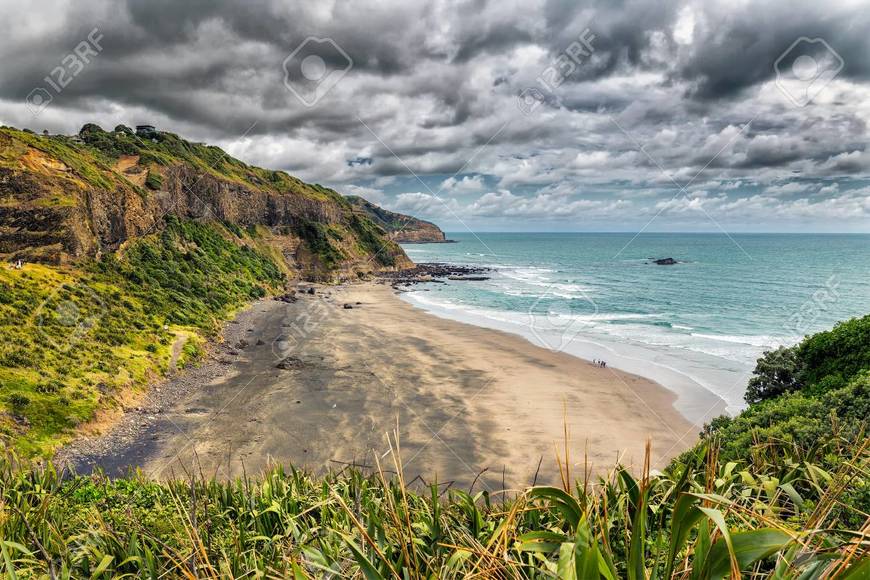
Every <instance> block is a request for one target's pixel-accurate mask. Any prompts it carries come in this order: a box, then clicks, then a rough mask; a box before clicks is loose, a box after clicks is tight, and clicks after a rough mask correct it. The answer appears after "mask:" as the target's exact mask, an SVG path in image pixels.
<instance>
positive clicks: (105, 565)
mask: <svg viewBox="0 0 870 580" xmlns="http://www.w3.org/2000/svg"><path fill="white" fill-rule="evenodd" d="M113 559H114V557H113V556H110V555H108V554H106V555H105V556H103V559H102V560H100V564H99V565H98V566H97V567H96V568H95V569H94V572H93V574H91V579H92V580H93V579H94V578H96V577H98V576H99V575H100V574H102V573H103V572H105V571H106V570H108V569H109V564H111V563H112V560H113Z"/></svg>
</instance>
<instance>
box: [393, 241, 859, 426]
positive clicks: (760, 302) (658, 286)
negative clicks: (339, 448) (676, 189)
mask: <svg viewBox="0 0 870 580" xmlns="http://www.w3.org/2000/svg"><path fill="white" fill-rule="evenodd" d="M448 237H450V238H451V239H455V240H457V241H458V243H455V244H414V245H406V246H404V247H405V250H406V252H407V253H408V255H409V256H410V257H411V259H413V260H414V261H416V262H434V261H440V262H450V263H457V264H475V265H484V266H489V267H492V268H494V269H495V271H494V272H492V273H491V274H490V276H491V279H490V280H487V281H481V282H459V281H448V282H447V283H445V284H437V283H431V284H424V285H419V286H417V287H415V289H414V290H413V291H411V292H409V293H407V294H404V295H403V297H404V298H405V299H406V300H408V301H409V302H411V303H412V304H414V305H416V306H419V307H421V308H424V309H426V310H429V311H431V312H433V313H434V314H437V315H439V316H443V317H448V318H453V319H456V320H460V321H463V322H469V323H472V324H478V325H482V326H488V327H493V328H498V329H501V330H506V331H509V332H514V333H518V334H521V335H523V336H525V337H526V338H528V339H529V340H530V341H532V342H534V343H536V344H539V345H541V346H544V347H547V348H551V349H553V350H560V351H564V352H567V353H569V354H573V355H576V356H580V357H582V358H586V359H590V360H591V359H594V358H595V359H604V360H606V361H607V362H608V364H609V365H610V366H612V367H616V368H621V369H623V370H627V371H629V372H633V373H636V374H639V375H642V376H646V377H649V378H652V379H654V380H657V381H658V382H659V383H661V384H662V385H664V386H665V387H667V388H669V389H671V390H673V391H674V392H675V393H677V395H678V397H679V398H678V401H677V403H676V406H677V408H678V409H680V410H681V411H682V412H683V413H684V414H685V415H686V416H687V417H689V418H690V419H692V420H706V419H708V418H709V416H710V415H711V414H717V413H718V412H721V411H722V410H723V407H724V408H725V409H727V411H728V412H731V413H734V412H736V411H738V410H740V409H741V408H742V407H743V391H744V387H745V385H746V379H747V378H748V376H749V373H750V371H751V370H752V368H753V367H754V365H755V360H756V358H758V356H759V355H761V353H762V352H763V351H764V350H766V349H770V348H773V347H776V346H777V345H780V344H786V345H789V344H794V343H796V342H798V341H799V340H800V339H801V337H802V336H804V335H805V334H810V333H813V332H816V331H819V330H823V329H827V328H830V327H831V326H833V324H834V323H836V322H837V321H840V320H844V319H847V318H850V317H853V316H858V315H864V314H867V313H870V235H815V234H807V235H802V234H785V235H783V234H740V235H733V236H732V238H729V237H728V236H725V235H715V234H641V235H639V236H637V237H636V238H635V237H634V234H616V233H614V234H603V233H602V234H589V233H535V234H528V233H516V234H513V233H497V234H496V233H482V234H476V235H475V234H470V233H455V234H449V236H448ZM665 257H673V258H675V259H677V260H679V261H680V263H679V264H677V265H673V266H659V265H654V264H651V263H649V259H650V258H665ZM723 401H724V404H721V403H722V402H723ZM717 402H719V403H720V405H719V406H718V407H717V406H716V403H717ZM711 409H712V411H711Z"/></svg>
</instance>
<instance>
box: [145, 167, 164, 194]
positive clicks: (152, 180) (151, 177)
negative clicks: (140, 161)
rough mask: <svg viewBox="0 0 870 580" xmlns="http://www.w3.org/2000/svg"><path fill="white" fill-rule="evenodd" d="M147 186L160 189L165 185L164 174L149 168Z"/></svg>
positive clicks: (146, 179)
mask: <svg viewBox="0 0 870 580" xmlns="http://www.w3.org/2000/svg"><path fill="white" fill-rule="evenodd" d="M145 187H147V188H148V189H153V190H155V191H156V190H159V189H160V188H161V187H163V176H162V175H160V174H159V173H157V172H155V171H151V170H150V169H149V170H148V176H147V177H146V178H145Z"/></svg>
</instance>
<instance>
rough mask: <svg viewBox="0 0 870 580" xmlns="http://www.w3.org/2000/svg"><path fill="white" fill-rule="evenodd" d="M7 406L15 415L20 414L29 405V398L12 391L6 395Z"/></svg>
mask: <svg viewBox="0 0 870 580" xmlns="http://www.w3.org/2000/svg"><path fill="white" fill-rule="evenodd" d="M6 402H7V403H8V404H9V408H10V409H11V410H12V413H13V414H15V415H20V414H21V413H23V412H24V409H26V408H27V407H28V406H29V405H30V398H29V397H27V396H26V395H22V394H19V393H12V394H11V395H8V396H7V397H6Z"/></svg>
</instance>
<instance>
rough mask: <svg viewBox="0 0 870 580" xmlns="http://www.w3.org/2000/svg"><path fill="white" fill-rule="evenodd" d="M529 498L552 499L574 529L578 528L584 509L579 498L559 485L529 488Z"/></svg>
mask: <svg viewBox="0 0 870 580" xmlns="http://www.w3.org/2000/svg"><path fill="white" fill-rule="evenodd" d="M529 499H545V500H548V501H550V502H551V503H552V504H553V505H554V507H556V508H557V509H558V510H559V511H561V512H562V515H564V516H565V519H566V520H568V523H569V524H570V525H571V530H572V531H573V530H575V529H576V528H577V523H578V522H579V521H580V517H581V516H582V515H583V510H582V509H580V504H579V503H577V500H576V499H574V498H573V497H572V496H571V495H569V494H567V493H565V492H564V491H562V490H561V489H559V488H557V487H546V486H542V487H533V488H532V489H530V490H529Z"/></svg>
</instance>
